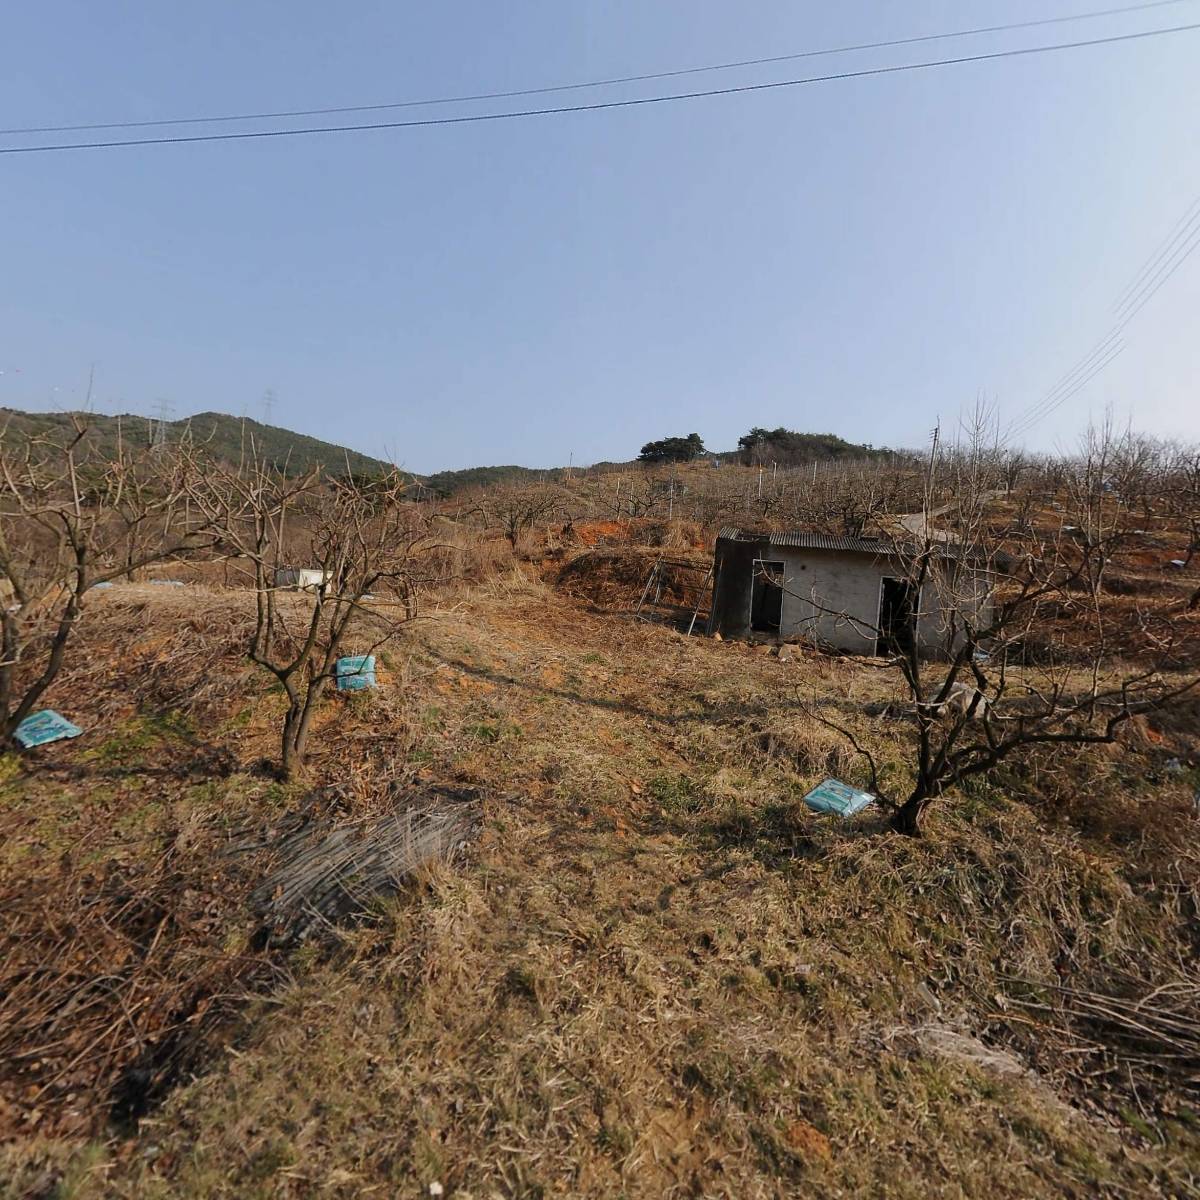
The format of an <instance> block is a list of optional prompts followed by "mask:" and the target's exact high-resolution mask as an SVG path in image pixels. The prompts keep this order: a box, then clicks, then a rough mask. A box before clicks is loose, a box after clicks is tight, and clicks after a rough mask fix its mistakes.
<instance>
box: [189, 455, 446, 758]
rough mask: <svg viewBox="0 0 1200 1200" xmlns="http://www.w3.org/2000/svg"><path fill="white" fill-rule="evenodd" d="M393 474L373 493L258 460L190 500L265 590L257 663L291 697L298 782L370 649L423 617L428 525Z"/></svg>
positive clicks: (284, 741)
mask: <svg viewBox="0 0 1200 1200" xmlns="http://www.w3.org/2000/svg"><path fill="white" fill-rule="evenodd" d="M408 490H409V481H408V480H407V479H406V478H405V477H403V476H402V475H401V474H400V472H398V471H393V472H390V473H388V474H385V475H383V476H380V477H378V478H374V479H372V480H370V481H369V482H363V481H355V480H353V479H349V478H347V479H337V478H329V477H324V476H322V475H321V474H320V473H319V472H313V473H311V474H309V475H306V476H304V477H302V478H299V479H296V478H290V477H289V476H288V475H287V474H286V472H285V471H284V470H282V469H280V468H278V467H277V466H275V465H273V464H271V463H269V462H266V461H263V460H262V459H260V458H259V457H257V456H256V455H255V454H254V452H253V449H251V452H250V454H249V455H248V458H247V460H246V461H243V463H242V464H241V465H239V466H238V467H222V466H220V465H219V464H208V466H207V469H206V470H205V472H204V473H203V477H202V478H200V479H199V480H198V481H197V483H196V485H195V487H194V488H193V490H192V493H191V497H192V501H193V503H194V504H195V505H196V506H197V508H198V509H200V510H201V511H202V512H203V513H204V515H205V518H206V519H207V520H209V521H211V522H212V524H213V526H214V527H215V528H216V529H217V530H219V532H220V535H221V539H222V543H223V546H224V548H225V550H226V551H227V552H228V553H230V554H232V555H233V556H234V560H233V561H234V562H235V563H236V564H237V565H238V566H240V568H241V569H242V570H243V571H244V572H245V573H246V575H247V577H248V582H249V583H250V586H251V587H252V588H253V590H254V596H255V623H254V631H253V634H252V636H251V638H250V642H249V645H248V646H247V654H248V656H249V658H250V659H251V661H253V662H255V663H257V664H258V665H259V666H260V667H263V668H264V669H265V670H267V671H269V672H270V673H271V674H272V675H274V676H275V678H276V679H277V680H278V681H279V684H280V686H281V687H282V688H283V691H284V693H285V695H286V697H287V708H286V711H285V713H284V718H283V724H282V729H281V731H280V761H279V769H280V773H281V775H282V776H283V777H284V778H285V779H290V778H293V777H295V776H296V775H297V774H299V773H300V772H301V771H302V770H303V767H304V763H305V758H306V755H307V753H308V748H309V734H310V731H311V727H312V719H313V715H314V713H315V712H316V709H317V706H318V705H319V703H320V701H321V699H322V697H323V695H324V694H325V692H326V690H327V689H328V687H329V685H330V684H331V683H333V682H334V681H335V679H336V672H337V663H338V659H339V658H340V657H342V656H343V654H344V653H345V651H346V649H347V648H348V647H349V642H350V637H351V635H352V634H356V635H357V636H358V638H359V641H358V642H357V643H356V644H355V646H354V649H355V651H356V652H357V653H360V654H364V655H366V654H371V653H374V651H375V650H377V649H378V648H379V647H380V646H382V645H383V644H384V643H386V642H387V641H388V640H389V639H390V638H392V637H393V636H395V634H396V633H397V632H398V630H399V628H400V627H401V626H402V625H403V624H404V623H406V622H408V621H410V620H412V619H413V618H414V617H415V616H416V615H417V592H418V588H419V586H420V584H421V582H422V579H421V577H420V576H419V575H418V573H417V571H418V567H419V565H420V560H421V558H422V556H423V554H424V552H425V551H426V550H428V549H430V548H431V546H430V544H429V543H428V540H427V537H426V519H425V516H424V515H423V514H422V512H421V510H420V509H419V507H418V506H417V505H415V504H413V503H412V502H411V500H409V499H408V498H407V495H408Z"/></svg>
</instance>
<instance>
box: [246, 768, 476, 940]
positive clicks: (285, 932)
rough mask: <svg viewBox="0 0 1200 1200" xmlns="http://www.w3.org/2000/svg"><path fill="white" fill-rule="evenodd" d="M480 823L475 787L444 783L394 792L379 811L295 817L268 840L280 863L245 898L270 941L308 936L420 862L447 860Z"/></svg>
mask: <svg viewBox="0 0 1200 1200" xmlns="http://www.w3.org/2000/svg"><path fill="white" fill-rule="evenodd" d="M478 825H479V805H478V803H477V801H476V797H475V795H474V793H470V792H456V791H451V790H449V789H444V790H443V789H437V790H433V791H429V792H426V793H422V794H418V795H397V796H396V797H395V803H394V807H393V808H392V810H391V811H390V812H388V813H387V814H386V815H385V816H382V817H375V818H371V819H368V820H361V821H356V822H353V823H345V824H336V823H335V821H333V820H331V819H321V820H316V821H308V820H305V821H301V822H299V823H293V824H292V825H291V826H290V827H289V828H286V829H284V830H282V831H280V832H279V833H278V834H277V836H276V837H275V839H274V840H273V841H272V842H270V843H268V848H269V849H270V851H271V852H272V854H273V857H274V859H275V861H276V862H277V863H278V865H277V866H276V868H275V870H274V871H273V872H272V874H271V875H270V876H268V877H267V878H266V879H265V880H264V881H263V882H262V884H260V886H259V887H258V888H257V889H255V891H254V893H253V894H252V896H251V898H250V903H251V905H252V907H253V908H254V910H255V912H256V913H258V914H259V915H260V916H261V917H262V918H263V919H264V921H265V922H266V924H267V927H268V935H269V938H270V940H271V941H272V942H274V943H276V944H278V943H281V942H290V941H294V940H297V939H299V938H303V937H306V936H308V935H310V934H311V933H312V932H314V930H315V929H317V928H319V927H321V926H323V925H330V924H334V923H336V922H337V921H340V920H344V919H345V918H347V917H350V916H354V915H357V914H361V913H364V912H366V911H368V910H369V909H370V907H371V905H372V904H373V903H374V902H375V901H376V899H377V898H379V897H382V896H386V895H390V894H392V893H394V892H395V891H396V890H397V888H398V887H399V886H400V885H401V884H402V883H403V882H404V880H406V879H407V878H409V877H411V876H412V875H413V874H414V873H415V872H417V871H419V870H420V869H421V868H422V867H424V866H427V865H428V864H431V863H434V862H446V861H448V860H450V859H452V858H453V857H454V856H455V855H456V854H458V853H459V852H460V851H461V850H462V849H463V847H464V846H465V845H466V843H467V842H468V841H469V840H470V838H471V837H472V836H473V835H474V833H475V831H476V829H477V828H478ZM260 845H261V843H260ZM248 848H249V847H248ZM255 848H257V847H255Z"/></svg>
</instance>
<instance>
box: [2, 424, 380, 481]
mask: <svg viewBox="0 0 1200 1200" xmlns="http://www.w3.org/2000/svg"><path fill="white" fill-rule="evenodd" d="M73 418H82V419H83V420H84V421H85V422H86V424H87V426H88V437H89V439H90V441H91V443H92V445H94V446H95V447H96V449H97V451H99V452H100V453H105V452H110V453H111V452H113V451H115V450H116V447H117V437H118V434H119V435H120V437H121V439H122V440H123V441H124V442H125V444H126V445H130V444H134V445H136V444H141V445H144V446H148V445H150V444H151V443H152V442H153V441H154V439H155V437H156V435H157V432H158V422H157V421H155V420H153V419H152V418H149V417H139V416H135V415H133V414H131V413H125V414H122V415H121V416H115V417H110V416H106V415H105V414H103V413H65V412H58V413H30V412H21V411H19V410H17V409H11V408H0V428H2V429H4V431H5V436H6V437H10V438H11V437H14V436H15V437H18V438H20V437H37V436H39V435H43V434H48V433H54V432H57V431H63V432H66V431H67V430H69V429H70V428H71V422H72V419H73ZM185 436H190V437H191V439H192V441H193V442H195V443H197V444H198V445H202V446H205V447H206V448H207V449H208V451H209V453H210V454H212V455H213V457H214V458H218V459H221V460H222V461H225V462H236V461H237V460H238V459H239V458H240V457H241V454H242V450H243V447H246V446H249V445H250V443H251V441H252V440H253V443H254V446H255V447H256V449H257V451H258V453H259V455H260V456H261V457H263V458H265V459H266V460H267V461H269V462H272V463H274V464H275V465H276V466H277V467H279V468H281V469H286V471H287V472H288V474H289V475H303V474H304V473H305V472H306V471H310V470H312V468H313V467H318V466H319V467H321V468H322V469H323V470H325V471H327V472H329V473H330V474H332V475H345V474H346V470H347V467H348V468H349V470H350V471H351V472H352V473H353V474H355V475H359V474H368V475H370V474H375V473H377V472H379V471H383V470H385V469H387V465H388V464H387V463H385V462H383V461H382V460H381V459H378V458H372V457H371V456H370V455H369V454H360V453H359V452H358V451H357V450H349V449H347V448H346V447H345V446H338V445H335V444H334V443H333V442H325V441H322V440H321V439H320V438H315V437H309V436H308V435H307V434H304V433H294V432H293V431H292V430H290V429H281V428H280V427H279V426H277V425H264V424H263V423H262V422H261V421H255V420H253V419H252V418H250V417H231V416H228V415H226V414H225V413H218V412H202V413H197V414H196V415H195V416H193V417H185V418H183V419H182V420H179V421H168V422H166V441H167V442H178V441H179V440H180V438H183V437H185Z"/></svg>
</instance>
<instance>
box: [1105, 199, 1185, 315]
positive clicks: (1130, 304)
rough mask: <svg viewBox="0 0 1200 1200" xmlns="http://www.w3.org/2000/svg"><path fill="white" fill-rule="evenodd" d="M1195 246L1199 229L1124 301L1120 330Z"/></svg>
mask: <svg viewBox="0 0 1200 1200" xmlns="http://www.w3.org/2000/svg"><path fill="white" fill-rule="evenodd" d="M1189 224H1190V222H1189ZM1197 244H1200V229H1194V230H1192V231H1191V232H1190V233H1189V234H1187V236H1186V237H1184V238H1183V239H1182V240H1181V241H1180V242H1179V243H1178V244H1177V245H1176V247H1175V249H1174V250H1173V251H1172V253H1171V255H1170V256H1169V257H1168V258H1167V259H1166V260H1165V261H1164V262H1163V263H1162V265H1161V266H1160V267H1159V268H1158V270H1157V271H1156V272H1155V273H1154V274H1153V275H1151V276H1150V277H1149V278H1148V279H1147V280H1146V282H1145V283H1144V284H1143V285H1142V287H1141V288H1140V289H1139V290H1138V291H1137V292H1136V293H1135V294H1134V295H1133V296H1131V297H1130V298H1129V299H1128V300H1127V301H1126V303H1125V305H1123V308H1124V310H1125V311H1124V312H1123V313H1122V314H1120V315H1119V319H1120V326H1121V328H1122V329H1124V328H1125V326H1126V325H1128V324H1129V322H1130V321H1132V320H1133V318H1134V317H1135V316H1137V314H1138V313H1140V312H1141V311H1142V309H1143V308H1145V307H1146V304H1147V303H1148V302H1149V301H1150V300H1151V298H1152V297H1153V296H1154V295H1155V293H1156V292H1157V291H1158V289H1159V288H1161V287H1162V285H1163V284H1164V283H1166V282H1167V280H1168V279H1170V278H1171V276H1172V275H1174V274H1175V272H1176V271H1177V270H1178V269H1179V268H1180V267H1181V266H1182V265H1183V264H1184V263H1185V262H1186V261H1187V260H1188V258H1189V257H1190V256H1191V254H1192V251H1193V250H1195V249H1196V246H1197ZM1180 251H1182V252H1183V253H1182V257H1181V256H1180ZM1147 289H1148V290H1147Z"/></svg>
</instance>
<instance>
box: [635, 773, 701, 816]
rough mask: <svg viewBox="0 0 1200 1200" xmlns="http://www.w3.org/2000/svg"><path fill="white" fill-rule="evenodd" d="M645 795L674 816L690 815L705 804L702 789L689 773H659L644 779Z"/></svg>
mask: <svg viewBox="0 0 1200 1200" xmlns="http://www.w3.org/2000/svg"><path fill="white" fill-rule="evenodd" d="M646 795H647V797H649V799H650V800H651V801H653V802H654V803H655V804H657V805H658V807H659V808H661V809H662V810H663V811H664V812H666V813H669V814H670V815H671V816H674V817H682V816H691V815H692V814H693V813H696V812H699V811H700V810H701V809H702V808H704V806H705V802H706V798H705V795H704V790H703V789H702V788H701V787H700V786H699V784H697V783H696V781H695V780H694V779H692V777H691V776H690V775H684V774H675V775H673V774H666V773H661V774H658V775H652V776H651V777H650V778H649V779H648V780H647V781H646Z"/></svg>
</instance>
